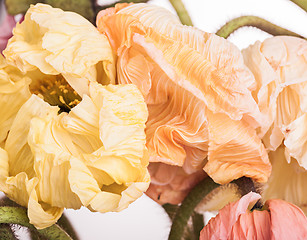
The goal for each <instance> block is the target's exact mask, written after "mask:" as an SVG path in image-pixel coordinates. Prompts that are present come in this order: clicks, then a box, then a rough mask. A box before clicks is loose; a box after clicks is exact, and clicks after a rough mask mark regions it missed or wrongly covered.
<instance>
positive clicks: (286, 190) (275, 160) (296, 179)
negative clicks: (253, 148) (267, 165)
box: [263, 146, 307, 214]
mask: <svg viewBox="0 0 307 240" xmlns="http://www.w3.org/2000/svg"><path fill="white" fill-rule="evenodd" d="M284 151H285V147H284V146H280V147H279V148H278V149H277V150H276V151H275V152H270V154H269V157H270V160H271V162H272V174H271V176H270V178H269V181H268V183H267V184H266V186H265V188H264V191H263V197H264V199H265V200H268V199H275V198H278V199H283V200H285V201H288V202H291V203H293V204H295V205H297V206H299V207H300V208H302V209H303V210H304V212H305V214H306V212H307V207H306V206H307V193H306V181H307V172H306V170H305V169H304V168H302V167H300V166H299V165H298V164H297V161H296V160H294V159H292V160H291V163H288V162H287V160H286V158H285V154H284Z"/></svg>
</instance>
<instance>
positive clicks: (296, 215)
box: [200, 192, 307, 240]
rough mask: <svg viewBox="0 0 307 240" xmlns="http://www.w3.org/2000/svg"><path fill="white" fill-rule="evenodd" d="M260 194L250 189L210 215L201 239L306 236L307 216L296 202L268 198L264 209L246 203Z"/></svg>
mask: <svg viewBox="0 0 307 240" xmlns="http://www.w3.org/2000/svg"><path fill="white" fill-rule="evenodd" d="M260 198H261V196H260V195H259V194H257V193H253V192H250V193H248V194H246V195H245V196H243V197H242V198H241V199H240V200H238V201H237V202H234V203H230V204H229V205H227V206H225V207H224V208H223V209H221V210H220V211H219V214H218V215H217V216H216V217H215V218H213V219H211V220H210V221H209V223H208V224H207V225H206V226H205V227H204V228H203V230H202V231H201V233H200V240H209V239H210V240H214V239H216V240H224V239H225V240H226V239H229V240H230V239H278V240H279V239H280V240H283V239H285V240H288V239H306V238H307V218H306V216H305V215H304V213H303V211H302V210H301V209H299V208H298V207H297V206H295V205H293V204H291V203H287V202H285V201H283V200H280V199H272V200H268V201H266V203H265V206H264V210H262V211H259V210H253V211H252V212H250V211H249V210H248V209H249V206H250V205H251V204H252V203H255V201H257V200H258V199H260Z"/></svg>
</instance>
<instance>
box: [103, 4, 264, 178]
mask: <svg viewBox="0 0 307 240" xmlns="http://www.w3.org/2000/svg"><path fill="white" fill-rule="evenodd" d="M97 26H98V29H99V31H100V32H102V33H104V34H106V35H107V37H108V38H109V41H110V43H111V45H112V47H113V49H114V50H115V51H116V54H117V57H118V61H117V74H118V81H119V82H120V83H134V84H136V85H137V86H138V88H139V89H140V90H141V92H142V93H143V95H144V98H145V101H146V103H147V106H148V110H149V119H148V122H147V125H146V127H147V128H146V135H147V146H148V149H149V151H150V161H151V162H162V163H165V164H169V165H174V166H178V167H182V168H183V170H184V171H185V173H186V174H193V173H195V172H197V171H199V170H200V169H202V168H203V167H204V166H205V164H206V163H207V164H206V166H205V171H206V172H207V173H208V174H209V175H210V177H212V178H213V179H214V180H215V181H216V182H218V183H227V182H230V181H231V180H233V179H234V178H239V177H241V176H248V177H252V178H254V179H255V180H257V181H261V182H264V181H266V180H267V178H268V176H269V174H270V163H269V161H268V157H267V155H266V152H265V149H264V147H263V145H262V143H261V141H260V139H259V138H258V137H257V135H256V132H255V127H257V126H258V125H259V123H261V122H263V121H265V119H263V117H262V115H261V113H260V111H259V109H258V106H257V104H256V102H255V101H254V100H253V97H252V95H251V92H250V89H252V88H253V87H254V83H255V82H254V78H253V76H252V74H251V73H250V72H249V70H248V69H247V68H246V67H245V66H244V64H243V58H242V56H241V53H240V52H239V50H238V49H237V48H236V47H235V46H233V45H232V44H231V43H229V42H227V41H226V40H225V39H222V38H220V37H218V36H216V35H214V34H209V33H205V32H202V31H200V30H198V29H196V28H193V27H187V26H183V25H181V24H180V21H179V20H178V18H177V17H176V16H174V15H172V14H171V13H170V12H168V11H167V10H165V9H162V8H160V7H157V6H153V5H149V4H132V5H127V4H122V5H119V4H118V5H116V6H115V8H110V9H107V10H104V11H101V12H100V13H99V14H98V17H97ZM233 128H235V130H233ZM220 131H222V133H223V134H221V132H220ZM234 132H235V134H234ZM207 155H209V159H208V162H207V160H206V157H207Z"/></svg>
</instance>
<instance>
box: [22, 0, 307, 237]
mask: <svg viewBox="0 0 307 240" xmlns="http://www.w3.org/2000/svg"><path fill="white" fill-rule="evenodd" d="M101 2H104V0H101ZM183 2H184V3H185V6H186V8H187V9H188V11H189V13H190V16H191V18H192V21H193V23H194V26H196V27H198V28H200V29H202V30H204V31H207V32H216V31H217V30H218V29H219V27H221V26H222V25H223V24H225V23H226V22H227V21H228V20H230V19H232V18H234V17H239V16H242V15H256V16H260V17H263V18H265V19H267V20H269V21H271V22H273V23H275V24H278V25H279V26H282V27H285V28H287V29H289V30H292V31H294V32H297V33H299V34H301V35H303V36H305V37H307V14H306V13H305V12H304V11H303V10H302V9H300V8H299V7H297V6H296V5H295V4H293V3H292V2H291V1H289V0H211V1H209V0H189V1H188V0H186V1H183ZM150 3H152V4H156V5H160V6H163V7H166V8H168V9H169V10H170V11H172V12H174V10H173V9H172V6H171V5H170V3H169V2H168V1H167V0H152V1H151V2H150ZM268 37H270V35H269V34H266V33H263V32H261V31H260V30H256V29H253V28H242V29H240V30H238V31H237V32H236V33H235V34H233V35H232V36H231V37H230V38H229V40H230V41H232V42H233V43H235V44H236V45H237V46H238V47H239V48H240V49H242V48H245V47H247V46H248V45H249V44H252V43H254V42H255V41H256V40H261V41H262V40H264V39H265V38H268ZM65 212H66V214H67V216H68V217H69V219H70V220H71V222H72V224H73V225H74V227H75V228H76V230H77V232H78V233H79V236H80V238H81V240H100V239H103V240H120V239H125V240H130V239H131V240H165V239H167V236H168V232H169V228H170V222H169V220H168V216H167V215H166V214H165V213H164V210H163V209H162V208H161V207H160V206H159V205H158V204H156V203H155V202H153V201H152V200H150V199H149V198H148V197H146V196H143V197H142V198H140V199H139V200H137V201H136V202H135V203H133V204H131V205H130V206H129V208H128V209H126V210H124V211H123V212H121V213H106V214H101V213H91V212H90V211H88V210H87V209H85V208H82V209H81V210H77V211H75V210H65ZM23 239H25V238H23Z"/></svg>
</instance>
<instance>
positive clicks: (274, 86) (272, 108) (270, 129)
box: [242, 36, 307, 150]
mask: <svg viewBox="0 0 307 240" xmlns="http://www.w3.org/2000/svg"><path fill="white" fill-rule="evenodd" d="M306 52H307V42H306V41H305V40H303V39H300V38H295V37H287V36H280V37H273V38H269V39H266V40H265V41H264V42H263V43H260V42H256V43H255V44H254V45H252V46H250V47H248V48H247V49H245V50H243V51H242V53H243V56H244V61H245V64H246V65H247V66H248V67H249V68H250V70H251V71H252V73H253V74H254V76H255V80H256V82H257V88H256V89H255V91H254V92H253V96H254V98H255V99H256V101H257V102H258V105H259V109H260V111H261V112H262V113H264V114H265V115H266V116H267V117H268V118H269V119H270V121H269V122H268V124H263V125H262V126H261V131H260V135H261V136H263V135H264V134H265V133H266V136H265V137H264V139H265V144H266V147H267V148H268V149H270V150H276V148H277V147H278V146H279V145H280V144H281V143H282V140H283V134H282V132H281V128H282V127H283V125H288V124H289V123H290V122H292V121H294V120H295V119H296V118H297V117H299V116H301V114H302V113H303V112H306V102H307V101H306V99H307V98H306V96H307V95H306V87H307V81H306V79H307V70H306V69H307V62H306V58H305V56H306Z"/></svg>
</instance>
